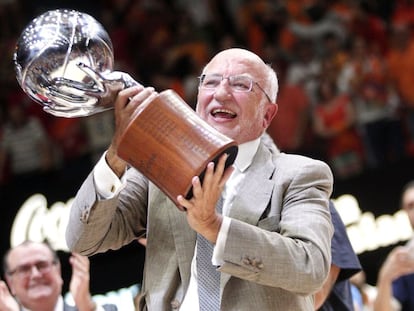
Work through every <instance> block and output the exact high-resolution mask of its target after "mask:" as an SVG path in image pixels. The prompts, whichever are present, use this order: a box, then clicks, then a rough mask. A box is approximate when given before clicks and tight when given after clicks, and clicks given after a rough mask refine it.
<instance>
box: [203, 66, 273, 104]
mask: <svg viewBox="0 0 414 311" xmlns="http://www.w3.org/2000/svg"><path fill="white" fill-rule="evenodd" d="M206 76H216V77H220V78H221V80H220V83H221V82H222V81H223V80H228V81H229V85H230V87H231V86H232V85H231V79H233V78H235V77H242V78H244V79H248V80H250V87H249V88H248V89H246V90H245V91H244V90H239V89H235V88H232V90H233V91H235V92H240V93H248V92H251V91H252V90H253V84H254V85H256V86H257V87H258V88H259V90H261V91H262V92H263V94H265V96H266V98H267V100H268V101H269V102H270V103H272V100H271V99H270V96H269V95H268V94H267V93H266V91H265V90H264V89H263V87H262V86H261V85H260V84H259V82H257V81H255V80H253V79H252V78H250V77H248V76H245V75H231V76H227V77H225V76H224V75H220V74H205V73H203V74H202V75H200V76H199V77H198V79H199V84H198V85H199V87H200V88H203V89H206V90H215V89H216V88H217V87H218V86H219V85H217V86H215V87H206V86H205V85H203V81H204V79H205V77H206Z"/></svg>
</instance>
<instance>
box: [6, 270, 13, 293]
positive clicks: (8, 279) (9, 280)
mask: <svg viewBox="0 0 414 311" xmlns="http://www.w3.org/2000/svg"><path fill="white" fill-rule="evenodd" d="M5 280H6V284H7V286H8V287H9V290H10V293H11V294H12V295H13V296H14V295H15V292H14V289H13V282H12V280H11V278H10V277H9V276H8V275H7V274H6V275H5Z"/></svg>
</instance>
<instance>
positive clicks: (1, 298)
mask: <svg viewBox="0 0 414 311" xmlns="http://www.w3.org/2000/svg"><path fill="white" fill-rule="evenodd" d="M19 310H20V308H19V305H18V304H17V301H16V299H14V297H13V296H12V295H11V294H10V291H9V288H8V287H7V285H6V283H5V282H4V281H0V311H19Z"/></svg>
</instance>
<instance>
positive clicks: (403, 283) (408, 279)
mask: <svg viewBox="0 0 414 311" xmlns="http://www.w3.org/2000/svg"><path fill="white" fill-rule="evenodd" d="M392 290H393V294H394V297H395V298H396V299H397V300H398V301H399V302H400V304H401V311H412V310H414V295H413V293H414V274H407V275H403V276H401V277H399V278H398V279H396V280H395V281H394V282H393V283H392Z"/></svg>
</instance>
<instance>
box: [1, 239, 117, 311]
mask: <svg viewBox="0 0 414 311" xmlns="http://www.w3.org/2000/svg"><path fill="white" fill-rule="evenodd" d="M70 263H71V265H72V269H73V271H72V278H71V281H70V291H71V293H72V296H73V299H74V301H75V304H76V308H75V309H73V308H72V309H69V306H68V305H67V304H66V303H65V302H64V299H63V297H62V285H63V280H62V276H61V271H60V261H59V257H58V256H57V254H56V252H55V251H54V250H53V249H51V247H50V246H49V245H48V244H46V243H38V242H32V241H25V242H23V243H22V244H20V245H18V246H16V247H14V248H12V249H10V250H8V251H7V252H6V255H5V256H4V261H3V265H4V271H5V276H6V281H7V285H8V287H9V288H10V291H11V294H13V296H14V297H13V296H12V295H11V294H10V292H9V290H8V288H7V286H6V283H5V282H4V281H0V310H1V311H19V310H20V308H24V310H30V311H64V310H73V311H75V310H79V311H95V310H96V311H98V310H105V311H116V310H117V308H116V306H114V305H109V304H108V305H104V306H97V305H96V303H95V302H94V301H93V300H92V297H91V294H90V291H89V260H88V258H87V257H84V256H81V255H79V254H75V253H74V254H72V256H71V257H70Z"/></svg>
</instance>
